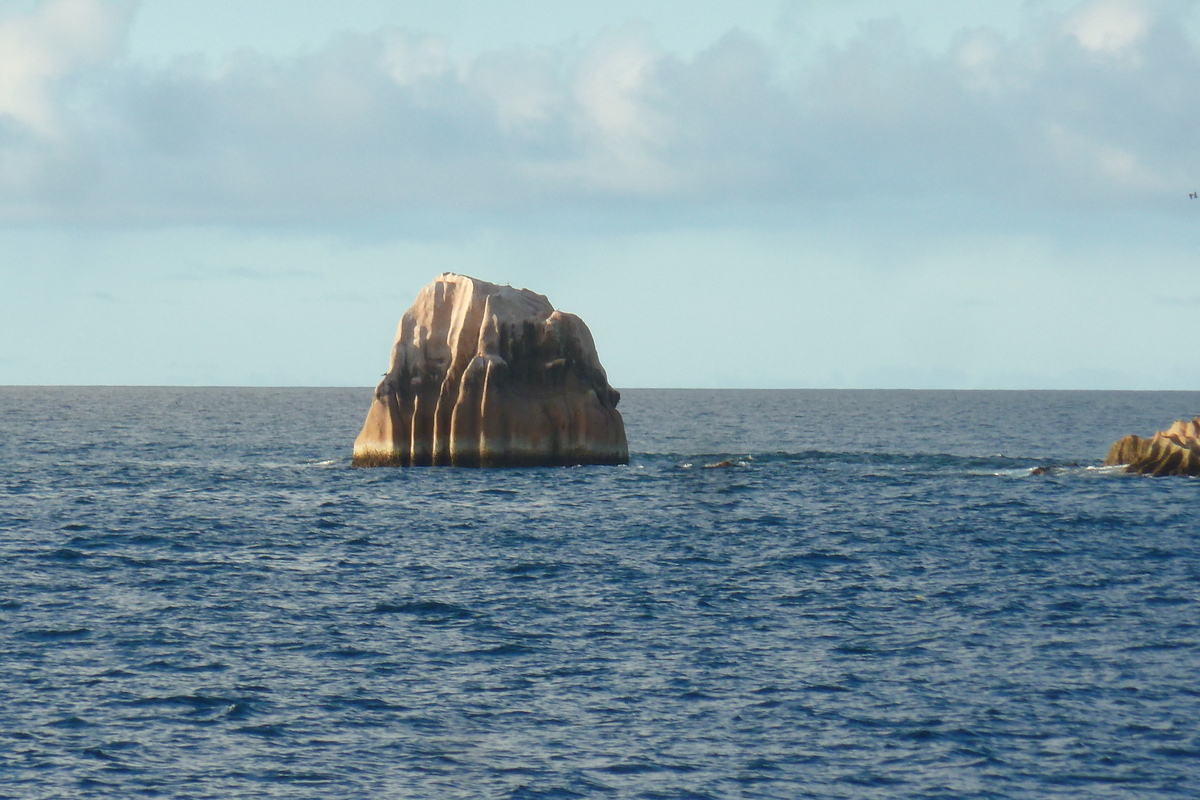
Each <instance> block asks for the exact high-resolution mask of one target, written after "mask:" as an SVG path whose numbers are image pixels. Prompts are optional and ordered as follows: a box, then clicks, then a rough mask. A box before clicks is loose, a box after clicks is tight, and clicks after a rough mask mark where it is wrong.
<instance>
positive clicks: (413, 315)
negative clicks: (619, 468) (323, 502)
mask: <svg viewBox="0 0 1200 800" xmlns="http://www.w3.org/2000/svg"><path fill="white" fill-rule="evenodd" d="M620 399H621V395H620V393H619V392H617V390H616V389H613V388H612V387H611V386H609V384H608V376H607V374H606V373H605V372H604V367H602V366H601V365H600V359H599V357H598V356H597V355H596V345H595V344H594V343H593V341H592V334H591V332H590V331H589V330H588V327H587V325H585V324H584V322H583V320H581V319H580V318H579V317H577V316H575V315H574V314H564V313H563V312H561V311H555V310H554V307H553V306H552V305H550V301H548V300H547V299H546V298H545V297H544V296H543V295H540V294H536V293H535V292H531V291H529V290H528V289H514V288H513V287H511V286H497V285H494V284H491V283H487V282H485V281H480V280H476V279H474V278H468V277H467V276H465V275H455V274H454V273H450V272H446V273H443V274H441V275H439V276H438V277H437V278H436V279H435V280H434V281H433V283H431V284H429V285H428V286H426V287H425V288H424V289H422V290H421V291H420V293H419V294H418V295H417V299H416V302H415V303H413V306H412V308H410V309H409V310H408V311H407V312H406V313H405V314H404V317H403V318H402V319H401V320H400V328H399V330H398V331H397V333H396V342H395V344H394V345H393V347H392V360H391V366H390V368H389V369H388V371H387V372H386V373H385V374H384V378H383V380H382V381H381V382H380V383H379V386H378V387H376V389H375V399H374V400H373V401H372V403H371V408H370V410H369V411H368V412H367V420H366V423H365V424H364V425H363V428H362V432H361V433H359V435H358V438H357V439H355V441H354V460H353V463H354V465H355V466H360V467H373V466H429V465H451V466H464V467H500V466H550V465H567V464H624V463H626V462H627V461H628V460H629V449H628V446H627V444H626V441H625V423H624V421H623V420H622V419H621V412H619V411H617V402H618V401H619V400H620Z"/></svg>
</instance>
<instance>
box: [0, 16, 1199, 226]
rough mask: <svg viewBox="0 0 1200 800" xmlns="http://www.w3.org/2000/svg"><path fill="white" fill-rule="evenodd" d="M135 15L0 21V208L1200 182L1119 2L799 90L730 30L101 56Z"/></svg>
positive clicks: (92, 215)
mask: <svg viewBox="0 0 1200 800" xmlns="http://www.w3.org/2000/svg"><path fill="white" fill-rule="evenodd" d="M129 8H130V7H129V6H127V5H122V4H114V3H102V2H100V0H49V1H48V2H45V3H43V4H41V5H40V6H38V7H37V10H36V11H34V12H32V13H28V14H23V15H18V14H10V15H9V16H7V17H5V18H3V20H0V220H7V221H10V222H13V221H18V220H28V219H39V218H41V219H45V218H51V219H61V220H69V219H105V220H125V221H129V222H154V221H170V222H180V221H198V222H207V221H221V220H224V221H244V220H273V221H305V222H314V221H322V220H325V221H331V222H338V221H345V220H355V219H364V218H372V219H378V218H381V217H386V218H404V217H407V216H411V215H413V214H426V213H433V212H438V213H440V212H444V211H447V210H449V211H457V212H468V213H475V212H481V211H482V212H519V211H526V210H529V209H535V208H545V209H558V208H563V207H572V206H573V207H576V208H584V207H586V208H590V209H596V208H602V207H608V208H612V207H615V206H618V205H620V204H623V203H629V202H633V203H641V202H644V201H646V200H650V201H653V202H655V203H656V204H658V205H659V207H671V208H675V209H687V208H696V207H699V206H701V205H704V206H711V205H712V204H714V203H716V204H720V203H722V202H728V201H734V202H739V203H740V202H752V203H760V204H762V203H766V204H770V203H777V202H792V201H809V200H823V199H829V198H841V199H845V198H852V197H863V196H879V195H891V196H895V197H900V198H914V197H929V196H937V195H944V196H975V197H983V198H987V199H989V200H992V201H998V202H1009V203H1014V204H1019V205H1022V206H1023V207H1024V206H1027V205H1028V204H1029V203H1030V202H1031V198H1036V202H1039V203H1047V204H1056V203H1058V204H1062V203H1066V204H1078V203H1106V204H1125V205H1144V204H1145V203H1146V202H1157V200H1156V199H1155V198H1162V197H1167V196H1173V194H1171V193H1174V192H1176V191H1179V190H1180V188H1181V184H1180V181H1183V178H1180V177H1179V176H1186V175H1194V174H1196V173H1197V172H1200V154H1198V153H1197V150H1196V148H1194V146H1193V145H1192V142H1191V140H1190V138H1189V137H1188V136H1186V135H1174V134H1172V132H1175V131H1187V130H1191V129H1194V127H1195V125H1196V124H1200V98H1197V97H1196V96H1195V93H1194V91H1193V90H1192V88H1191V87H1190V85H1189V84H1188V83H1187V82H1186V81H1181V79H1180V77H1179V76H1180V75H1186V74H1193V73H1194V72H1195V71H1196V69H1197V67H1198V66H1200V58H1198V56H1197V53H1196V50H1195V48H1194V46H1193V45H1192V43H1191V42H1190V41H1189V40H1187V39H1186V38H1184V37H1183V36H1182V34H1178V33H1177V31H1178V30H1179V29H1180V27H1181V26H1177V25H1176V26H1173V25H1169V24H1167V23H1168V22H1169V20H1165V18H1164V19H1159V20H1157V21H1156V19H1155V17H1154V16H1153V15H1151V13H1150V12H1149V11H1147V10H1146V9H1145V8H1143V7H1142V6H1140V5H1137V4H1136V3H1132V2H1121V1H1118V0H1100V1H1099V2H1092V3H1088V4H1086V5H1084V6H1082V7H1080V8H1079V9H1078V10H1077V11H1075V12H1072V13H1071V14H1069V15H1066V16H1063V17H1061V18H1059V19H1058V20H1056V21H1053V24H1051V25H1048V26H1042V27H1034V28H1031V29H1030V32H1029V33H1027V34H1026V35H1024V36H1023V37H1012V36H1008V37H1006V36H1004V35H1002V34H1000V33H998V32H996V31H994V30H989V29H986V28H979V29H974V30H970V31H964V32H962V33H961V34H960V35H959V36H958V37H957V39H956V40H955V42H954V44H953V45H952V46H951V48H950V49H949V50H948V51H947V52H946V53H931V52H928V51H924V50H921V49H919V48H916V47H914V46H912V45H911V43H910V42H909V41H908V40H907V39H906V38H905V35H904V32H903V28H902V27H900V26H897V25H894V24H886V23H884V24H872V25H865V26H864V27H863V28H862V29H861V31H860V34H859V35H858V37H857V38H855V39H853V40H852V41H850V42H848V43H847V44H845V45H844V46H836V47H835V46H829V47H827V48H826V49H825V50H822V51H820V54H819V56H818V57H815V58H814V59H811V60H812V61H813V62H814V63H815V64H816V66H815V67H814V68H813V69H812V70H811V71H808V72H806V73H804V74H800V75H795V74H792V73H790V72H789V70H790V66H789V65H788V64H779V63H777V56H776V54H775V53H773V52H772V51H771V50H770V49H769V48H768V47H767V46H766V45H765V44H764V43H763V42H762V41H760V40H757V39H755V38H754V37H752V36H750V35H748V34H744V33H739V32H736V31H734V32H730V33H729V34H728V35H726V36H725V37H723V38H722V39H720V40H719V41H717V42H715V43H714V44H713V45H712V46H711V47H710V48H708V49H707V50H704V51H702V52H700V53H698V54H697V55H695V56H694V57H692V58H689V59H682V58H679V57H677V56H674V55H672V54H670V53H666V52H663V51H662V50H661V49H660V48H659V47H658V46H657V45H656V44H655V41H654V39H653V37H652V36H651V34H650V32H649V31H648V30H647V29H645V28H642V27H638V26H627V27H624V28H620V29H616V30H613V31H610V32H609V33H608V34H606V35H604V36H602V37H600V38H599V39H598V40H597V41H594V42H591V43H584V45H583V46H582V47H575V46H564V47H562V48H557V49H555V48H546V47H542V48H537V49H521V48H512V49H508V50H504V51H500V52H490V53H481V54H475V55H472V56H467V57H462V56H459V57H456V56H454V55H453V54H452V48H451V43H450V42H449V41H447V40H445V39H443V38H439V37H435V36H425V35H417V34H412V33H408V32H404V31H398V30H382V31H379V32H377V33H375V34H370V35H361V34H360V35H349V34H347V35H343V36H340V37H338V38H335V39H333V40H331V41H330V42H329V43H328V44H326V45H325V46H323V47H321V48H319V49H316V50H313V51H310V52H306V53H305V54H303V55H298V56H296V57H294V58H275V57H267V56H262V55H256V54H253V53H242V54H239V55H238V56H236V57H232V58H229V59H227V60H225V61H223V62H221V63H219V64H215V65H214V64H211V63H207V62H205V61H204V60H203V59H192V60H187V59H180V60H177V61H175V62H171V63H168V64H166V65H161V64H136V63H130V62H127V61H123V60H121V59H119V58H118V56H119V52H120V43H121V41H122V37H123V35H124V28H123V27H122V26H123V25H126V24H127V23H128V19H129V17H128V12H129ZM1063 31H1067V32H1068V36H1066V37H1064V36H1063ZM5 43H7V44H8V46H7V47H5V46H2V45H4V44H5ZM1081 48H1082V49H1083V50H1084V51H1085V52H1086V53H1088V54H1100V55H1102V56H1103V57H1101V58H1091V57H1090V56H1089V57H1084V58H1080V49H1081ZM1135 52H1136V53H1137V54H1138V58H1137V59H1131V58H1129V57H1127V56H1128V54H1130V53H1135ZM1110 56H1116V57H1110ZM1185 182H1186V181H1185ZM1189 188H1190V187H1189Z"/></svg>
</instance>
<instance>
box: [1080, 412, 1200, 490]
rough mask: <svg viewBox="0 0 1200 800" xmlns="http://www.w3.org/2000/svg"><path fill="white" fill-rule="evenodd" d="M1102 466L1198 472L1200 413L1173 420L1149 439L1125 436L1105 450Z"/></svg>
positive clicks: (1157, 472)
mask: <svg viewBox="0 0 1200 800" xmlns="http://www.w3.org/2000/svg"><path fill="white" fill-rule="evenodd" d="M1104 464H1105V466H1114V465H1120V464H1125V465H1127V466H1126V467H1125V471H1126V472H1138V473H1141V474H1143V475H1154V476H1162V475H1200V417H1196V418H1195V419H1193V420H1192V421H1191V422H1182V421H1180V422H1176V423H1175V424H1174V425H1172V426H1171V427H1170V428H1167V429H1166V430H1165V431H1159V432H1158V433H1156V434H1154V435H1153V436H1151V437H1150V438H1149V439H1143V438H1141V437H1140V436H1133V435H1130V436H1126V437H1125V438H1124V439H1119V440H1118V441H1116V442H1115V443H1113V446H1112V447H1111V448H1110V449H1109V451H1108V457H1107V458H1105V459H1104Z"/></svg>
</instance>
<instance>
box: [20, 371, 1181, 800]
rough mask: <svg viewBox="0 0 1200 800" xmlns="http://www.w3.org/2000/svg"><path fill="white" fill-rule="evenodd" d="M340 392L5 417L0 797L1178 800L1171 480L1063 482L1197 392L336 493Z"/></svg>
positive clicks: (198, 395) (229, 394) (1040, 396)
mask: <svg viewBox="0 0 1200 800" xmlns="http://www.w3.org/2000/svg"><path fill="white" fill-rule="evenodd" d="M369 398H370V390H369V389H171V388H154V389H151V388H134V389H124V388H62V387H60V388H12V387H9V388H0V665H2V666H3V670H2V672H0V700H2V702H0V797H17V798H40V797H46V798H50V797H55V798H58V797H114V798H115V797H122V798H125V797H139V796H144V797H189V798H242V797H246V798H249V797H254V798H259V797H276V796H277V797H288V798H295V797H323V798H324V797H363V798H382V797H389V798H391V797H396V798H404V797H413V798H440V797H447V798H455V797H464V798H465V797H472V798H474V797H482V798H572V797H612V798H626V797H629V798H633V797H638V798H725V797H755V798H759V797H764V798H798V797H814V798H816V797H819V798H841V797H845V798H897V797H914V798H917V797H919V798H985V797H986V798H1058V797H1072V798H1164V797H1188V798H1194V797H1197V796H1200V603H1198V600H1200V543H1198V542H1200V525H1197V514H1196V510H1197V507H1198V503H1197V500H1198V499H1200V482H1198V481H1196V480H1193V479H1187V478H1162V479H1153V478H1142V477H1137V476H1128V475H1124V474H1121V473H1119V472H1117V471H1114V470H1111V469H1101V468H1098V465H1099V463H1100V461H1101V460H1102V459H1103V457H1104V454H1105V452H1106V450H1107V448H1108V445H1109V444H1110V443H1111V442H1112V441H1113V440H1114V439H1116V438H1118V437H1119V436H1122V435H1124V434H1126V433H1140V434H1148V433H1150V432H1152V431H1154V430H1157V429H1159V428H1162V427H1165V426H1166V425H1167V424H1169V423H1170V422H1172V421H1173V420H1175V419H1181V418H1190V417H1191V416H1194V415H1195V414H1197V413H1200V393H1123V392H1122V393H1105V392H891V391H887V392H866V391H847V392H838V391H761V392H760V391H721V392H717V391H682V390H681V391H673V390H672V391H668V390H629V391H626V392H624V398H623V400H622V403H621V410H622V412H623V413H624V415H625V420H626V425H627V429H628V433H629V441H630V450H631V463H630V464H629V465H628V466H627V467H577V468H567V469H562V468H558V469H524V470H496V471H489V470H454V469H449V468H427V469H374V470H356V469H352V468H350V466H349V456H350V445H351V442H352V440H353V438H354V436H355V434H356V433H357V431H358V427H359V425H360V424H361V422H362V419H363V417H364V415H365V413H366V410H367V405H368V402H369ZM721 461H729V462H731V463H733V466H731V467H725V468H706V465H709V464H715V463H718V462H721ZM1037 466H1057V467H1059V469H1056V470H1054V471H1053V472H1052V473H1051V474H1048V475H1040V476H1034V475H1030V469H1031V468H1033V467H1037Z"/></svg>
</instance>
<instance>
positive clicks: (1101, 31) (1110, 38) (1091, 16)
mask: <svg viewBox="0 0 1200 800" xmlns="http://www.w3.org/2000/svg"><path fill="white" fill-rule="evenodd" d="M1153 21H1154V14H1153V10H1152V9H1151V8H1149V7H1148V6H1146V5H1145V4H1144V3H1140V2H1135V0H1093V2H1090V3H1085V4H1083V5H1082V6H1080V7H1079V8H1078V9H1077V10H1076V11H1075V12H1074V13H1072V14H1071V15H1070V16H1068V17H1067V19H1066V21H1065V23H1064V25H1063V28H1064V30H1065V31H1066V32H1067V34H1068V35H1069V36H1071V37H1073V38H1074V39H1075V40H1076V41H1077V42H1078V43H1079V45H1080V46H1081V47H1083V48H1084V49H1086V50H1090V51H1092V52H1094V53H1102V54H1104V55H1110V56H1118V55H1122V54H1125V53H1127V52H1128V51H1129V50H1130V49H1131V48H1133V47H1134V46H1135V45H1137V44H1139V43H1140V42H1141V41H1142V40H1143V39H1145V37H1146V34H1147V33H1148V32H1149V30H1150V26H1151V24H1152V23H1153Z"/></svg>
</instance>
